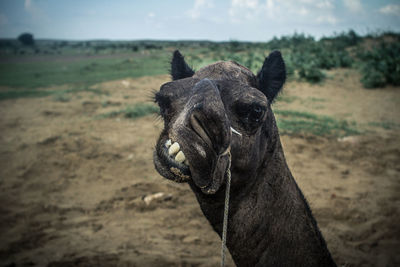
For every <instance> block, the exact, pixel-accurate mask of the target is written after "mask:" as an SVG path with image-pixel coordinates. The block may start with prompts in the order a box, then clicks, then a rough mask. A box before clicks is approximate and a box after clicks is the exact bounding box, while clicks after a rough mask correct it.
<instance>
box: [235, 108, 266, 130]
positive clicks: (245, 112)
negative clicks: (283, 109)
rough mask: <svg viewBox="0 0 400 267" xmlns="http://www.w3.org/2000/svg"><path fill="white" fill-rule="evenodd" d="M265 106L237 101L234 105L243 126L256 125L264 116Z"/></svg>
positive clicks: (252, 126) (251, 126) (250, 126)
mask: <svg viewBox="0 0 400 267" xmlns="http://www.w3.org/2000/svg"><path fill="white" fill-rule="evenodd" d="M265 110H266V108H265V107H263V106H261V105H259V104H257V103H251V104H247V103H246V104H245V103H238V104H237V105H236V114H237V115H238V117H239V118H240V121H241V122H242V123H243V124H244V125H245V127H246V128H247V127H249V128H254V127H257V126H258V124H259V122H260V121H262V119H263V118H264V114H265Z"/></svg>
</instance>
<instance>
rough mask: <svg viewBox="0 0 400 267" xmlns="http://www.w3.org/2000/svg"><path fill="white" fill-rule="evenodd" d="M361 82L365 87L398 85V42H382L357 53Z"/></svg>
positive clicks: (399, 47) (399, 73)
mask: <svg viewBox="0 0 400 267" xmlns="http://www.w3.org/2000/svg"><path fill="white" fill-rule="evenodd" d="M359 58H360V60H361V61H362V64H361V83H362V84H363V86H364V87H365V88H377V87H384V86H385V85H386V84H391V85H394V86H398V85H400V43H398V42H393V43H389V44H388V43H384V42H381V43H380V44H379V46H377V47H374V48H373V49H371V50H368V51H364V52H362V53H360V54H359Z"/></svg>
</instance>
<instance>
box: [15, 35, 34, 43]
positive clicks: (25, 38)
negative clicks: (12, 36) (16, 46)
mask: <svg viewBox="0 0 400 267" xmlns="http://www.w3.org/2000/svg"><path fill="white" fill-rule="evenodd" d="M18 41H20V42H21V43H22V44H23V45H27V46H32V45H34V44H35V40H34V39H33V34H30V33H23V34H21V35H20V36H18Z"/></svg>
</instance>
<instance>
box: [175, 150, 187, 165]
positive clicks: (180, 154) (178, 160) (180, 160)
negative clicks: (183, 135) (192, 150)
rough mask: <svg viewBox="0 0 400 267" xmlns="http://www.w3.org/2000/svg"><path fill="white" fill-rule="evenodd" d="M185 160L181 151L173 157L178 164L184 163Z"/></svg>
mask: <svg viewBox="0 0 400 267" xmlns="http://www.w3.org/2000/svg"><path fill="white" fill-rule="evenodd" d="M185 159H186V157H185V154H183V152H182V151H179V152H178V154H176V156H175V161H177V162H179V163H182V162H184V161H185Z"/></svg>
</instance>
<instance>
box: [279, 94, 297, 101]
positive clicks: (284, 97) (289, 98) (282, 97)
mask: <svg viewBox="0 0 400 267" xmlns="http://www.w3.org/2000/svg"><path fill="white" fill-rule="evenodd" d="M297 99H299V97H298V96H287V95H278V97H277V98H276V101H277V102H285V103H292V102H294V101H295V100H297Z"/></svg>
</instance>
